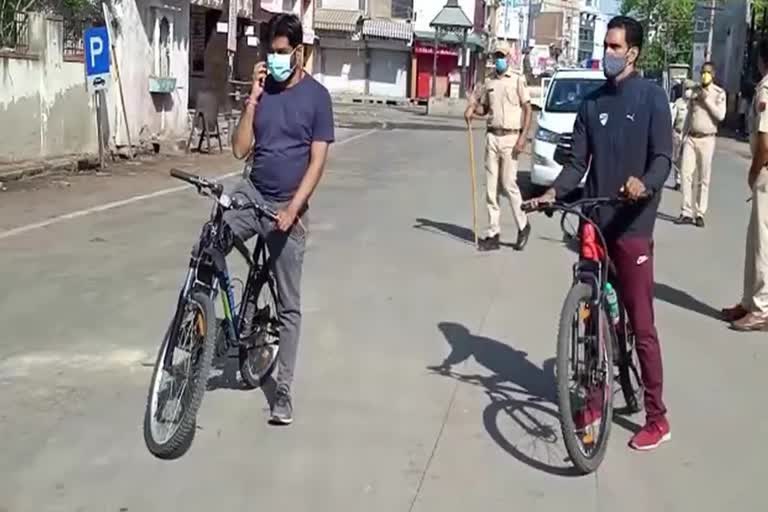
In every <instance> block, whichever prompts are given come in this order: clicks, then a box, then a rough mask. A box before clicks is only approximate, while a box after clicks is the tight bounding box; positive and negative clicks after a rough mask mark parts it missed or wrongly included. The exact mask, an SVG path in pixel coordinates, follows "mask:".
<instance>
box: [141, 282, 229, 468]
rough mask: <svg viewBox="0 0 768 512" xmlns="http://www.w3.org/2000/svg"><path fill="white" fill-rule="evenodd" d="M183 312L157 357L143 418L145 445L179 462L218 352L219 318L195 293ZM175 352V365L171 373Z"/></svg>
mask: <svg viewBox="0 0 768 512" xmlns="http://www.w3.org/2000/svg"><path fill="white" fill-rule="evenodd" d="M182 307H183V308H184V309H183V311H182V312H181V319H180V321H179V326H178V328H177V329H176V331H175V332H170V331H171V328H169V329H168V332H167V333H166V335H165V338H164V339H163V343H162V345H161V346H160V350H159V352H158V354H157V361H156V362H155V370H154V372H153V373H152V381H151V383H150V386H149V397H148V398H147V407H146V411H145V414H144V441H145V443H146V445H147V448H148V449H149V451H150V452H151V453H152V454H154V455H155V456H157V457H159V458H162V459H173V458H177V457H180V456H181V455H183V454H184V453H185V452H186V451H187V450H188V449H189V447H190V446H191V444H192V439H193V438H194V435H195V426H196V423H197V411H198V409H199V408H200V404H201V403H202V400H203V394H204V393H205V387H206V383H207V380H208V374H209V373H210V370H211V363H212V361H213V352H214V349H215V337H216V316H215V312H214V308H213V303H212V302H211V299H210V297H208V295H206V294H204V293H202V292H194V293H192V294H191V295H190V296H189V297H188V298H187V300H186V301H185V303H184V304H183V306H182ZM171 340H173V343H170V342H171ZM170 346H173V355H172V356H171V361H172V365H171V368H170V370H167V369H165V368H164V363H165V359H166V353H167V352H168V350H169V348H170Z"/></svg>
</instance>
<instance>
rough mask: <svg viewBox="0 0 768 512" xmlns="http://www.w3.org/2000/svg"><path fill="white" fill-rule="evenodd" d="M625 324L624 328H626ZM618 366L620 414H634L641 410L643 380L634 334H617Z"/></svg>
mask: <svg viewBox="0 0 768 512" xmlns="http://www.w3.org/2000/svg"><path fill="white" fill-rule="evenodd" d="M628 328H629V326H628V325H627V326H626V327H625V329H628ZM617 339H618V343H617V347H618V359H617V366H618V368H619V385H620V386H621V393H622V395H623V396H624V407H622V408H621V410H620V411H617V412H620V413H621V414H627V415H628V414H636V413H638V412H640V411H642V410H643V392H644V388H643V381H642V379H641V378H640V371H639V370H638V368H640V361H639V359H638V357H637V350H636V348H635V335H634V334H633V333H632V332H629V334H628V335H627V336H617Z"/></svg>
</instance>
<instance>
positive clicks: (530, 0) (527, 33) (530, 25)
mask: <svg viewBox="0 0 768 512" xmlns="http://www.w3.org/2000/svg"><path fill="white" fill-rule="evenodd" d="M531 39H533V0H528V30H526V31H525V46H524V48H528V45H529V44H530V42H531Z"/></svg>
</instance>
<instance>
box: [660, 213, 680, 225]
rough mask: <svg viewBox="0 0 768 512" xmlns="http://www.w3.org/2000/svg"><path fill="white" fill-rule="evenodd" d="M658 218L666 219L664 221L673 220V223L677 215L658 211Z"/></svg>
mask: <svg viewBox="0 0 768 512" xmlns="http://www.w3.org/2000/svg"><path fill="white" fill-rule="evenodd" d="M656 218H657V219H661V220H664V221H667V222H671V223H673V224H674V223H675V221H676V220H677V217H676V216H675V215H670V214H668V213H664V212H656Z"/></svg>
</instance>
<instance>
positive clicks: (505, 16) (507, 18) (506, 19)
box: [496, 0, 528, 41]
mask: <svg viewBox="0 0 768 512" xmlns="http://www.w3.org/2000/svg"><path fill="white" fill-rule="evenodd" d="M527 35H528V7H513V6H512V1H511V0H505V1H503V2H502V3H501V5H500V6H499V9H498V11H497V12H496V36H497V37H498V38H500V39H515V40H518V41H520V40H525V38H526V36H527Z"/></svg>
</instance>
